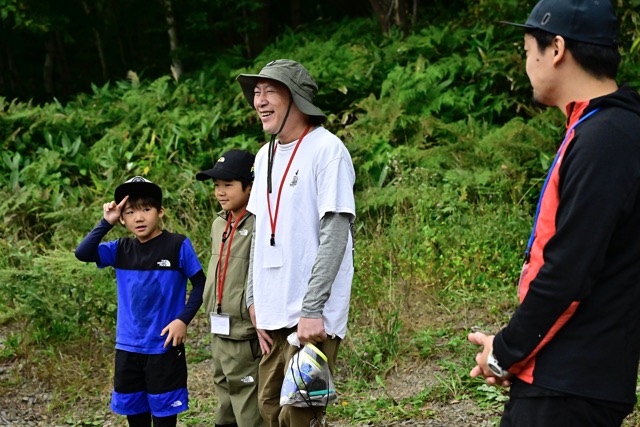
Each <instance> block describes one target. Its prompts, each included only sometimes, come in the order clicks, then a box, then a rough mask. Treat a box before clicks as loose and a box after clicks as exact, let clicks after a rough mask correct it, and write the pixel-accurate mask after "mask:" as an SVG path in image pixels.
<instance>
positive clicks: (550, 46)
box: [469, 0, 640, 427]
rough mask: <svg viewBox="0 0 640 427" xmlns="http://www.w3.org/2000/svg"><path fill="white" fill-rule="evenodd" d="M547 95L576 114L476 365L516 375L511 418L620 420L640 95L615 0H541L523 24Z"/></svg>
mask: <svg viewBox="0 0 640 427" xmlns="http://www.w3.org/2000/svg"><path fill="white" fill-rule="evenodd" d="M505 24H509V25H515V26H517V27H521V28H524V29H525V36H524V48H525V52H526V57H527V58H526V71H527V75H528V77H529V80H530V82H531V85H532V88H533V98H534V100H535V101H536V102H537V103H540V104H543V105H548V106H555V107H557V108H559V109H561V111H562V112H563V113H564V114H565V115H566V117H567V122H566V126H567V131H566V133H565V136H564V139H563V141H562V143H561V144H560V145H559V149H558V153H557V156H556V158H555V159H554V161H553V163H552V166H551V170H550V172H549V173H548V175H547V181H546V183H545V184H544V186H543V187H542V195H541V196H540V202H539V204H538V209H537V212H536V216H535V218H534V226H533V231H532V232H531V237H530V239H529V244H528V246H527V249H526V251H525V261H524V265H523V268H522V272H521V275H520V283H519V286H518V294H519V295H518V297H519V301H520V305H519V307H518V308H517V309H516V311H515V313H514V314H513V316H512V317H511V319H510V321H509V323H508V324H507V326H506V327H505V328H503V329H502V330H501V331H499V332H498V333H497V334H496V335H495V336H491V335H485V334H483V333H481V332H475V333H471V334H469V340H470V341H471V342H472V343H474V344H477V345H479V346H482V348H483V350H482V352H481V353H478V354H477V355H476V358H475V361H476V363H477V365H476V366H475V367H474V368H473V369H472V370H471V376H472V377H476V376H482V377H484V378H485V380H486V382H487V383H489V384H497V385H504V386H509V385H510V386H511V389H510V399H509V401H508V402H507V404H506V405H505V410H504V413H503V415H502V421H501V424H500V425H501V426H502V427H510V426H518V427H522V426H529V427H554V426H559V427H560V426H562V427H568V426H576V427H577V426H580V427H589V426H593V427H595V426H600V427H604V426H620V425H621V423H622V421H623V419H624V418H625V417H626V415H627V414H629V413H630V412H631V411H632V410H633V408H634V405H635V401H636V381H637V374H638V361H639V358H640V339H639V338H638V330H639V329H640V239H639V238H638V236H640V172H639V171H640V138H639V136H638V135H640V96H639V95H638V93H637V92H636V91H634V90H632V89H630V88H629V87H627V86H622V87H618V85H617V83H616V81H615V78H616V74H617V71H618V65H619V64H620V54H619V52H618V48H617V38H618V26H617V19H616V16H615V13H614V10H613V7H612V6H611V4H610V3H609V1H608V0H598V1H593V0H541V1H540V2H538V4H537V5H536V6H535V8H534V9H533V11H532V12H531V14H530V15H529V18H528V19H527V21H526V23H525V24H512V23H508V22H505Z"/></svg>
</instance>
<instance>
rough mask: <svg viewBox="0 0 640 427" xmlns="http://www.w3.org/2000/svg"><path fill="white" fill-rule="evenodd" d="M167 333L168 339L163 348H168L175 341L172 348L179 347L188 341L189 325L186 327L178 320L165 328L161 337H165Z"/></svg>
mask: <svg viewBox="0 0 640 427" xmlns="http://www.w3.org/2000/svg"><path fill="white" fill-rule="evenodd" d="M167 332H168V333H169V335H167V339H166V340H165V342H164V345H163V346H162V347H164V348H167V347H168V346H169V343H170V342H171V341H173V344H172V347H175V346H177V345H180V344H184V342H185V341H186V339H187V325H185V323H184V322H183V321H182V320H180V319H176V320H174V321H173V322H171V323H169V324H168V325H167V326H165V327H164V329H163V330H162V333H161V334H160V336H161V337H163V336H165V334H166V333H167Z"/></svg>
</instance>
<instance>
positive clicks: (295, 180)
mask: <svg viewBox="0 0 640 427" xmlns="http://www.w3.org/2000/svg"><path fill="white" fill-rule="evenodd" d="M298 172H300V169H298V170H297V171H296V174H295V175H294V176H293V178H292V179H291V184H289V186H290V187H295V186H296V184H298Z"/></svg>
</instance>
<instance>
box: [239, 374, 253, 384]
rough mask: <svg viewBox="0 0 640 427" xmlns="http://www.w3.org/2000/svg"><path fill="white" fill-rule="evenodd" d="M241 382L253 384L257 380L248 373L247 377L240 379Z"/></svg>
mask: <svg viewBox="0 0 640 427" xmlns="http://www.w3.org/2000/svg"><path fill="white" fill-rule="evenodd" d="M240 382H242V383H245V384H253V383H254V382H255V380H254V379H253V377H252V376H251V375H247V376H246V377H244V378H242V379H241V380H240Z"/></svg>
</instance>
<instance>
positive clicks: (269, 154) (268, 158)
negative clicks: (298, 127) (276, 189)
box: [267, 96, 293, 194]
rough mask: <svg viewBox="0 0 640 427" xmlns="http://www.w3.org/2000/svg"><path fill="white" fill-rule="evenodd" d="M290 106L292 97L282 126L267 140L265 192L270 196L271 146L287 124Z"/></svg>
mask: <svg viewBox="0 0 640 427" xmlns="http://www.w3.org/2000/svg"><path fill="white" fill-rule="evenodd" d="M291 105H293V96H291V97H290V98H289V106H288V107H287V114H285V115H284V120H282V124H281V125H280V129H279V130H278V132H276V133H274V134H273V135H271V139H270V140H269V153H268V155H267V191H268V192H269V194H271V189H272V187H273V186H272V185H271V171H272V169H273V145H274V144H275V143H276V136H278V135H279V134H280V132H282V129H284V125H285V123H287V118H289V111H291Z"/></svg>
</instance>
